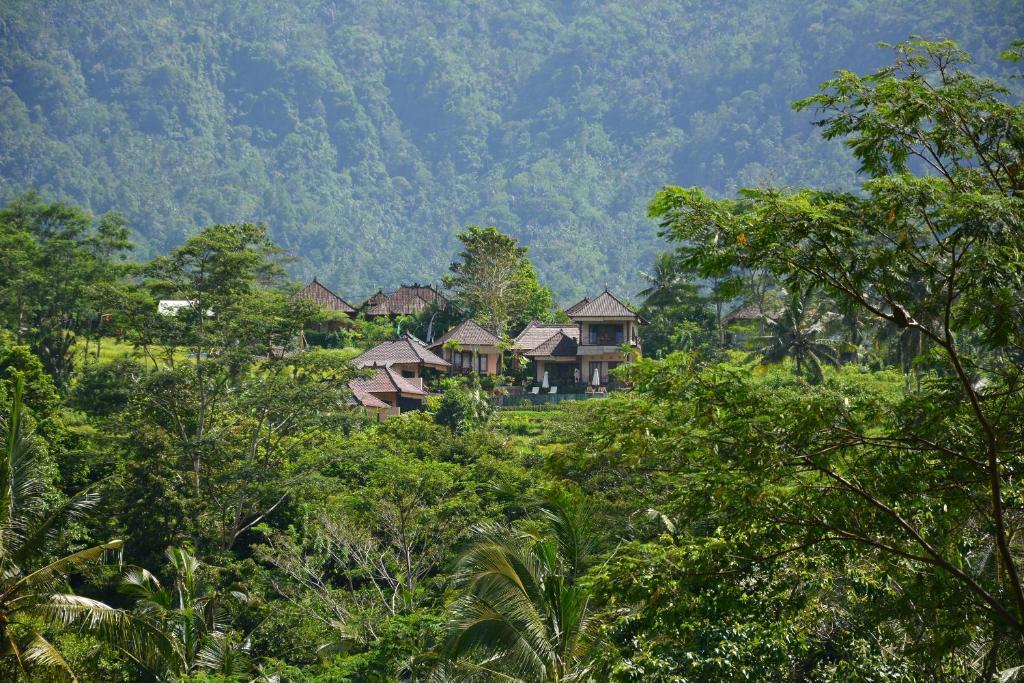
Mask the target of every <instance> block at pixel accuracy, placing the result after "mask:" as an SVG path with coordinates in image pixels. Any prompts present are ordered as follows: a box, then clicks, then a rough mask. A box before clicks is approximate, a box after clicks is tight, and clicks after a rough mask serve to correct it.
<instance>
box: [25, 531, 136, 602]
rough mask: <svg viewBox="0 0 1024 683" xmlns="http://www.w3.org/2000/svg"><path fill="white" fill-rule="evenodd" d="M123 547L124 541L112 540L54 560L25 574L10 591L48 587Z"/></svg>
mask: <svg viewBox="0 0 1024 683" xmlns="http://www.w3.org/2000/svg"><path fill="white" fill-rule="evenodd" d="M123 547H124V541H121V540H114V541H108V542H106V543H103V544H101V545H96V546H93V547H91V548H85V549H84V550H79V551H78V552H76V553H72V554H70V555H67V556H66V557H62V558H60V559H59V560H55V561H53V562H51V563H49V564H47V565H45V566H43V567H40V568H39V569H36V570H35V571H33V572H31V573H29V574H26V575H25V576H24V577H22V578H21V579H19V580H17V581H16V582H14V584H13V586H12V590H19V589H21V588H24V587H43V586H48V585H50V584H51V583H52V582H53V581H56V580H59V579H61V578H63V577H64V576H66V575H67V574H69V573H71V572H73V571H75V570H76V569H78V568H79V567H81V566H82V565H84V564H86V563H88V562H93V561H95V560H99V559H101V558H102V557H103V556H104V555H106V554H107V553H109V552H111V551H117V550H121V548H123Z"/></svg>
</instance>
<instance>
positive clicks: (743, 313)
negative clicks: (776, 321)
mask: <svg viewBox="0 0 1024 683" xmlns="http://www.w3.org/2000/svg"><path fill="white" fill-rule="evenodd" d="M778 314H779V312H778V311H762V310H761V307H760V306H758V305H757V304H744V305H742V306H740V307H738V308H734V309H732V310H731V311H729V312H728V313H726V314H725V316H723V317H722V324H724V325H728V324H729V323H735V322H739V321H741V320H760V319H761V318H775V317H776V316H778Z"/></svg>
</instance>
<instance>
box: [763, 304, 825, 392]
mask: <svg viewBox="0 0 1024 683" xmlns="http://www.w3.org/2000/svg"><path fill="white" fill-rule="evenodd" d="M809 298H810V297H808V296H806V295H803V294H800V293H799V292H795V293H793V294H792V295H790V297H789V300H788V302H787V304H786V307H785V309H783V311H782V314H781V315H780V316H779V317H777V318H767V319H766V321H765V324H766V327H767V329H768V334H766V335H765V336H763V337H758V338H757V341H758V342H759V343H760V346H759V347H758V348H757V350H756V351H754V354H753V355H755V356H759V357H760V358H761V363H763V364H770V363H781V362H782V361H783V360H785V359H786V358H792V359H793V362H794V363H796V371H797V374H806V375H807V378H808V379H809V380H810V381H811V382H813V383H815V384H817V383H819V382H821V381H822V379H823V378H824V374H823V371H822V365H824V364H828V365H836V364H837V363H838V362H839V349H838V344H837V343H836V341H835V340H833V339H829V338H827V337H826V336H825V334H826V333H827V323H828V318H829V316H828V315H827V314H825V313H823V312H822V311H821V310H820V309H818V308H815V307H813V306H812V305H811V304H810V303H809Z"/></svg>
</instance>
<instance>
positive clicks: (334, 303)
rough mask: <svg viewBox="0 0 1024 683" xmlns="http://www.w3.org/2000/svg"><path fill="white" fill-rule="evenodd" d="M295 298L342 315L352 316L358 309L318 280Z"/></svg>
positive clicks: (304, 288)
mask: <svg viewBox="0 0 1024 683" xmlns="http://www.w3.org/2000/svg"><path fill="white" fill-rule="evenodd" d="M295 298H296V299H306V300H308V301H313V302H315V303H316V304H318V305H319V306H320V307H321V308H326V309H327V310H329V311H341V312H342V313H350V314H351V313H355V312H356V309H355V308H353V307H352V306H351V305H349V303H348V302H347V301H345V300H344V299H342V298H341V297H340V296H338V295H337V294H335V293H334V292H332V291H331V290H329V289H327V288H326V287H324V286H323V285H322V284H320V283H319V282H317V280H316V278H313V281H312V282H310V283H309V284H308V285H306V286H305V287H303V288H302V289H300V290H299V291H298V292H296V293H295Z"/></svg>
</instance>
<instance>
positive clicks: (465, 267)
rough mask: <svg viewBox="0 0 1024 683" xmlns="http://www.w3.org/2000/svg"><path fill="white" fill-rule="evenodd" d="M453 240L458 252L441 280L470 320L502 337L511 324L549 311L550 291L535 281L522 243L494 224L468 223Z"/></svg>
mask: <svg viewBox="0 0 1024 683" xmlns="http://www.w3.org/2000/svg"><path fill="white" fill-rule="evenodd" d="M458 238H459V240H460V241H461V242H462V245H463V251H462V252H461V253H460V254H459V259H460V260H458V261H455V262H454V263H452V264H451V268H450V270H451V275H446V276H445V278H444V283H445V286H446V287H449V288H450V289H451V290H452V291H453V292H454V295H455V296H454V298H455V302H456V303H457V304H458V306H459V307H460V308H462V309H463V310H465V311H466V312H467V313H469V314H470V315H471V316H472V317H473V319H474V320H476V321H477V322H479V323H480V324H481V325H483V326H484V327H485V328H487V329H488V330H490V331H491V332H493V333H494V334H495V335H497V336H498V337H500V338H504V337H505V336H506V333H507V332H508V330H509V329H510V328H514V327H521V326H524V325H526V323H528V322H529V321H530V320H531V319H534V318H538V319H546V318H547V317H549V316H550V315H551V312H552V308H553V305H552V298H551V290H549V289H548V288H547V287H543V286H541V284H540V282H539V281H538V280H537V271H536V270H534V268H533V264H531V263H530V259H529V258H527V252H528V251H529V249H528V248H527V247H521V246H519V244H518V243H517V242H516V240H515V239H514V238H512V237H509V236H508V235H504V234H502V233H500V232H498V229H497V228H494V227H489V228H481V227H479V226H476V225H471V226H469V227H468V228H467V229H466V230H464V231H462V232H460V233H459V234H458Z"/></svg>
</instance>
